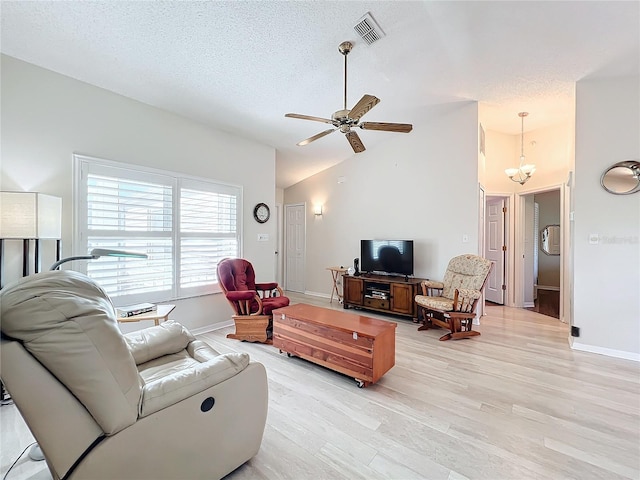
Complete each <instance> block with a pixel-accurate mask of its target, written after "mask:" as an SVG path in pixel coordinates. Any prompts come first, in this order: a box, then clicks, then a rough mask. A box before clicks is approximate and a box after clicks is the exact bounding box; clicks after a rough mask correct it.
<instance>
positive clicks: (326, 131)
mask: <svg viewBox="0 0 640 480" xmlns="http://www.w3.org/2000/svg"><path fill="white" fill-rule="evenodd" d="M335 131H336V129H335V128H330V129H329V130H325V131H324V132H320V133H318V134H316V135H314V136H313V137H309V138H307V139H305V140H302V141H301V142H298V143H296V145H298V146H300V147H303V146H305V145H309V144H310V143H311V142H314V141H316V140H318V139H319V138H322V137H324V136H325V135H329V134H330V133H331V132H335Z"/></svg>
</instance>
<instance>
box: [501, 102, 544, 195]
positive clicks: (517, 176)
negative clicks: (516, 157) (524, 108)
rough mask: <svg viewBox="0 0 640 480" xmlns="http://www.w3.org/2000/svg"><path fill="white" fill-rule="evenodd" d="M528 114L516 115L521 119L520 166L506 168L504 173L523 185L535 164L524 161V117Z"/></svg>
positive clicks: (532, 172)
mask: <svg viewBox="0 0 640 480" xmlns="http://www.w3.org/2000/svg"><path fill="white" fill-rule="evenodd" d="M527 115H529V113H528V112H520V113H519V114H518V116H519V117H520V119H521V126H520V166H519V167H518V168H507V169H506V170H505V171H504V173H506V174H507V176H508V177H509V178H510V179H511V180H512V181H514V182H517V183H519V184H520V185H524V184H525V182H526V181H527V180H529V179H530V178H531V175H533V174H534V172H535V171H536V166H535V165H531V164H529V163H524V117H526V116H527Z"/></svg>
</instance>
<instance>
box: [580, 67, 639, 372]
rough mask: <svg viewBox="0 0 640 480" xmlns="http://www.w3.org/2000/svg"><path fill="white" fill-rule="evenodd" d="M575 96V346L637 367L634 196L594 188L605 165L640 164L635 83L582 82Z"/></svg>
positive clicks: (636, 213) (630, 80) (625, 80)
mask: <svg viewBox="0 0 640 480" xmlns="http://www.w3.org/2000/svg"><path fill="white" fill-rule="evenodd" d="M576 93H577V97H576V163H575V169H576V171H575V189H574V195H575V214H574V215H575V216H574V219H575V220H574V222H575V226H574V230H575V237H574V245H573V247H574V248H573V254H574V312H575V314H574V321H573V324H574V325H575V326H577V327H580V337H579V338H575V339H574V343H573V346H574V348H580V349H586V350H591V351H597V352H601V353H608V354H614V355H619V356H626V357H628V358H635V359H636V360H640V295H638V292H640V245H639V240H638V235H639V233H640V194H638V193H636V194H633V195H612V194H610V193H607V192H606V191H605V190H604V189H602V188H601V187H600V176H601V175H602V173H603V171H604V170H605V169H606V168H607V167H608V166H610V165H611V164H613V163H616V162H618V161H622V160H630V159H640V135H639V134H638V132H640V77H624V78H611V79H605V80H590V79H585V80H582V81H579V82H578V83H577V90H576ZM591 234H597V235H599V243H598V244H591V243H590V242H589V236H590V235H591Z"/></svg>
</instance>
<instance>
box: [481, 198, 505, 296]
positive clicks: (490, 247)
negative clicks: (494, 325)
mask: <svg viewBox="0 0 640 480" xmlns="http://www.w3.org/2000/svg"><path fill="white" fill-rule="evenodd" d="M486 218H487V221H486V228H487V230H486V234H485V257H486V258H487V259H488V260H490V261H491V263H492V265H493V266H492V268H491V272H490V273H489V278H488V279H487V286H486V288H485V292H486V299H487V300H489V301H490V302H494V303H497V304H500V305H504V285H505V283H504V267H505V251H504V248H503V247H505V246H506V244H505V236H504V232H505V230H504V219H505V199H504V198H490V199H488V200H487V211H486Z"/></svg>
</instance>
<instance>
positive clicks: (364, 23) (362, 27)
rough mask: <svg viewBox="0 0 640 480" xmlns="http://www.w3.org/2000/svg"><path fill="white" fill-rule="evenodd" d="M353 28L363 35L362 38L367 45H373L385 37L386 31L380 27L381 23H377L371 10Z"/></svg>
mask: <svg viewBox="0 0 640 480" xmlns="http://www.w3.org/2000/svg"><path fill="white" fill-rule="evenodd" d="M353 29H354V30H355V31H356V33H357V34H358V35H360V36H361V37H362V40H364V41H365V43H366V44H367V45H371V44H372V43H374V42H377V41H378V40H380V39H381V38H382V37H384V32H383V31H382V29H381V28H380V25H378V24H377V23H376V21H375V20H374V19H373V17H372V16H371V13H369V12H367V13H366V14H365V16H364V17H362V18H361V19H360V20H359V21H358V23H357V24H356V26H355V27H353Z"/></svg>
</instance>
